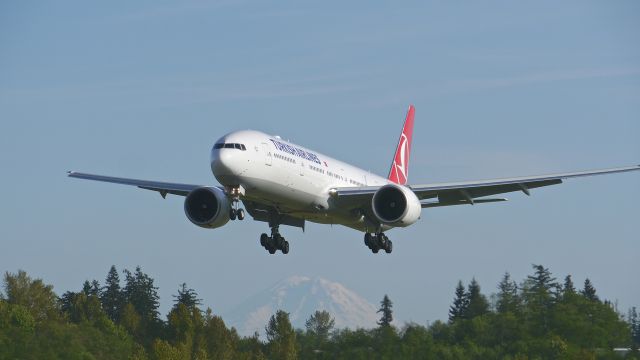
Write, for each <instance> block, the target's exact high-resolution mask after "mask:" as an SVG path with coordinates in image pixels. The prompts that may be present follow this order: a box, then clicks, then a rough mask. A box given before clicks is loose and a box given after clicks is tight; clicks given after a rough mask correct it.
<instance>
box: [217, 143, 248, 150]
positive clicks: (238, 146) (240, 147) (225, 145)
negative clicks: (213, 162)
mask: <svg viewBox="0 0 640 360" xmlns="http://www.w3.org/2000/svg"><path fill="white" fill-rule="evenodd" d="M213 148H214V149H222V148H224V149H238V150H242V151H246V150H247V147H246V146H244V144H236V143H218V144H215V145H213Z"/></svg>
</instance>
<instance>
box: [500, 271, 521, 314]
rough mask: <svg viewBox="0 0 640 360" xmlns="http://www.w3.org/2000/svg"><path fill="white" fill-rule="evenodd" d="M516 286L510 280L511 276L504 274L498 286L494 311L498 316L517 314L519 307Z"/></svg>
mask: <svg viewBox="0 0 640 360" xmlns="http://www.w3.org/2000/svg"><path fill="white" fill-rule="evenodd" d="M519 302H520V301H519V299H518V285H516V282H515V281H512V280H511V275H510V274H509V273H508V272H506V273H504V275H503V276H502V280H501V281H500V283H499V284H498V295H497V301H496V310H497V311H498V313H500V314H505V313H508V312H510V313H513V314H515V313H517V312H518V307H519Z"/></svg>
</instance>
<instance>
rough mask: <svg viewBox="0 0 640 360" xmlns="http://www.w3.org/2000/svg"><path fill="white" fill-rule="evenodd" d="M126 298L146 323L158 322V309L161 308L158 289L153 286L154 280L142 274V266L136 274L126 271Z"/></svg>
mask: <svg viewBox="0 0 640 360" xmlns="http://www.w3.org/2000/svg"><path fill="white" fill-rule="evenodd" d="M124 273H125V282H126V285H125V287H124V290H123V292H124V298H125V302H127V303H131V305H133V307H134V308H135V310H136V312H137V313H138V315H140V316H141V317H142V319H143V320H145V321H157V320H158V315H159V313H158V307H159V306H160V302H159V299H160V297H159V296H158V288H157V287H155V286H154V285H153V279H152V278H151V277H149V275H147V274H145V273H143V272H142V269H141V268H140V266H138V267H136V272H135V273H133V274H132V273H131V272H130V271H129V270H125V271H124Z"/></svg>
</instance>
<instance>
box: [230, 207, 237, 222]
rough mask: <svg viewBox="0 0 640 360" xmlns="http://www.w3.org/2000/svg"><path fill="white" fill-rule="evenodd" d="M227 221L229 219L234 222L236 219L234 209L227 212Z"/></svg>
mask: <svg viewBox="0 0 640 360" xmlns="http://www.w3.org/2000/svg"><path fill="white" fill-rule="evenodd" d="M229 219H231V220H235V219H236V209H231V210H230V211H229Z"/></svg>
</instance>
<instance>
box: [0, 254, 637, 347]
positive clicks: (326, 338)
mask: <svg viewBox="0 0 640 360" xmlns="http://www.w3.org/2000/svg"><path fill="white" fill-rule="evenodd" d="M452 285H455V284H452ZM452 290H453V291H452V303H451V306H450V308H449V312H448V315H449V316H448V321H446V322H445V321H436V322H434V323H433V324H431V325H430V326H426V327H425V326H423V325H419V324H405V325H403V326H402V327H400V328H398V327H396V326H394V325H392V320H393V302H392V300H391V297H390V296H388V295H385V296H384V298H383V299H382V301H381V302H380V310H379V311H378V313H379V315H380V320H379V321H378V326H377V327H376V328H373V329H336V328H335V326H334V325H335V321H334V319H333V317H332V316H331V314H330V313H328V312H326V311H321V310H318V311H316V312H315V313H314V314H312V315H311V316H310V317H309V319H308V320H307V321H306V326H305V328H304V329H294V328H293V326H292V325H291V322H290V320H289V314H288V313H286V312H285V311H282V310H279V311H277V312H276V313H275V314H273V315H272V316H271V318H270V319H269V321H268V322H267V323H266V324H265V333H266V339H260V338H259V336H258V334H255V335H254V336H251V337H241V336H239V335H238V333H237V332H236V330H235V329H234V328H229V327H228V326H227V325H226V324H225V322H224V320H223V319H222V318H221V317H220V316H218V315H216V314H214V313H213V312H212V310H211V309H210V308H204V307H203V304H202V300H201V299H199V298H198V294H197V292H196V291H195V290H194V289H191V288H189V287H188V286H187V284H186V283H183V284H180V285H179V289H178V292H177V294H175V295H174V296H173V306H172V308H171V309H170V311H169V313H168V314H167V315H166V317H164V318H163V317H161V315H160V313H159V311H158V308H159V306H160V298H159V296H158V288H157V287H156V286H155V285H154V279H153V278H152V277H151V276H149V275H148V274H146V273H144V272H143V271H142V269H141V268H140V267H137V268H136V269H135V270H134V271H129V270H126V269H125V270H123V271H122V272H121V273H120V272H118V271H117V269H116V268H115V266H112V267H111V268H110V269H109V271H108V273H107V275H106V278H105V281H104V282H103V283H100V282H99V281H97V280H92V281H89V280H87V281H85V282H84V284H82V287H81V290H79V291H77V292H73V291H67V292H65V293H63V294H60V295H58V294H56V293H55V292H54V291H53V287H52V286H51V285H47V284H46V283H45V282H44V281H43V280H41V279H33V278H31V277H30V276H29V275H28V274H27V273H26V272H24V271H18V272H17V273H9V272H7V273H6V274H5V276H4V279H3V287H2V291H1V292H0V359H17V358H20V359H43V358H46V359H297V358H301V359H309V358H311V359H371V358H376V359H416V358H419V359H497V358H501V359H595V358H612V359H614V358H615V359H619V358H621V357H620V355H622V356H625V357H627V358H632V359H640V355H639V354H638V351H637V350H635V351H634V350H631V349H637V348H638V345H639V344H640V320H639V319H638V314H637V311H636V308H632V309H630V310H629V311H628V312H627V313H625V314H622V313H620V312H619V311H618V309H616V308H615V306H614V305H613V304H612V303H611V302H610V301H608V300H603V299H601V298H600V296H599V295H598V293H597V291H596V288H595V286H594V284H593V283H592V282H591V281H590V280H589V279H587V280H586V281H585V282H584V284H582V286H576V285H575V284H574V283H573V280H572V278H571V276H570V275H567V276H566V277H565V278H564V279H563V281H558V280H557V279H556V278H555V277H554V276H553V275H552V273H551V272H550V271H549V269H547V268H545V267H544V266H542V265H533V273H532V274H531V275H529V276H527V277H526V278H525V279H523V280H522V281H521V282H519V283H518V282H516V281H515V280H513V279H512V278H511V276H510V274H508V273H505V274H504V275H503V277H502V280H501V281H500V283H499V284H497V292H496V293H494V294H491V295H490V296H487V295H485V294H483V293H482V291H481V287H480V284H479V283H478V282H477V281H476V280H475V279H471V281H470V282H469V283H468V284H467V285H466V286H465V284H464V283H463V282H462V281H460V282H458V284H457V285H456V286H454V287H452ZM444 311H446V309H443V313H444ZM616 348H617V349H618V350H617V353H616V351H614V349H616ZM621 349H627V350H621Z"/></svg>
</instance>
